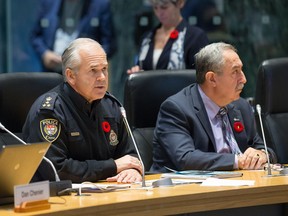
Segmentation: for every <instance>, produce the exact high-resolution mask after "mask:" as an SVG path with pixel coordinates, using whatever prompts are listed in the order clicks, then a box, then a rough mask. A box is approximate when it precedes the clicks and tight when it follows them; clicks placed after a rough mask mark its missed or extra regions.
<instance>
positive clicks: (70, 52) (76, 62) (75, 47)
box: [62, 38, 101, 81]
mask: <svg viewBox="0 0 288 216" xmlns="http://www.w3.org/2000/svg"><path fill="white" fill-rule="evenodd" d="M91 43H93V44H98V45H99V46H100V47H101V45H100V44H99V43H98V42H96V41H95V40H92V39H90V38H78V39H76V40H74V41H72V42H71V43H70V44H69V46H68V47H67V48H66V49H65V51H64V52H63V54H62V74H63V77H64V80H65V81H66V74H65V70H66V69H67V68H70V69H72V70H73V71H74V72H75V73H77V72H78V69H79V67H80V65H81V57H80V54H79V51H80V50H85V49H87V50H89V48H90V47H91Z"/></svg>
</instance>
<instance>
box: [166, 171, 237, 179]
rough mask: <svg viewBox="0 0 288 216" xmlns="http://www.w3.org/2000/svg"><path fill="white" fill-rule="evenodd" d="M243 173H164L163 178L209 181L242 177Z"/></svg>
mask: <svg viewBox="0 0 288 216" xmlns="http://www.w3.org/2000/svg"><path fill="white" fill-rule="evenodd" d="M242 175H243V174H242V173H241V172H233V171H231V172H230V171H202V170H185V171H177V172H172V173H164V174H162V175H161V177H169V178H178V179H179V178H180V179H181V178H186V179H207V178H211V177H214V178H235V177H241V176H242Z"/></svg>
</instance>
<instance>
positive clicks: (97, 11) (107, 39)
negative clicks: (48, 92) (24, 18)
mask: <svg viewBox="0 0 288 216" xmlns="http://www.w3.org/2000/svg"><path fill="white" fill-rule="evenodd" d="M61 4H62V1H61V0H42V1H41V3H40V5H41V7H40V11H39V15H38V18H37V22H36V25H35V27H34V29H33V31H32V34H31V43H32V46H33V47H34V49H35V51H36V53H37V55H38V56H39V57H40V58H41V57H42V55H43V53H44V52H45V51H46V50H52V49H53V44H54V40H55V33H56V30H57V29H58V26H59V22H60V14H59V13H60V9H61ZM92 19H97V20H99V25H98V26H93V25H91V20H92ZM43 20H45V22H46V23H47V26H45V27H43V26H42V24H43V23H42V22H43ZM77 30H78V32H79V35H78V37H87V38H92V39H94V40H96V41H97V42H99V43H100V44H101V45H102V47H103V48H104V50H105V51H106V53H107V56H108V57H110V56H111V55H112V54H113V52H114V51H115V42H114V39H113V37H114V34H113V33H114V31H113V26H112V14H111V11H110V2H109V0H85V3H84V7H83V10H82V13H81V19H80V22H79V25H78V26H77Z"/></svg>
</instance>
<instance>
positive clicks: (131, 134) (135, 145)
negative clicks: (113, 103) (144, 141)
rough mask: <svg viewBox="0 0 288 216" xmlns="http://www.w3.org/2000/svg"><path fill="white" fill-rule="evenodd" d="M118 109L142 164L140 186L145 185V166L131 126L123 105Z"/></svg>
mask: <svg viewBox="0 0 288 216" xmlns="http://www.w3.org/2000/svg"><path fill="white" fill-rule="evenodd" d="M120 111H121V114H122V117H123V121H124V124H125V126H126V129H127V132H128V134H129V136H130V137H131V139H132V142H133V145H134V147H135V149H136V152H137V155H138V157H139V160H140V163H141V166H142V169H143V172H142V187H146V182H145V166H144V163H143V161H142V158H141V155H140V152H139V150H138V146H137V144H136V141H135V138H134V136H133V133H132V131H131V128H130V126H129V123H128V120H127V117H126V111H125V109H124V107H123V106H120Z"/></svg>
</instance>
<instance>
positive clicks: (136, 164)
mask: <svg viewBox="0 0 288 216" xmlns="http://www.w3.org/2000/svg"><path fill="white" fill-rule="evenodd" d="M115 163H116V166H117V173H120V172H122V171H123V170H127V169H137V170H139V172H140V173H142V172H144V170H142V166H141V163H140V161H139V159H138V158H136V157H133V156H130V155H125V156H123V157H121V158H118V159H117V160H115Z"/></svg>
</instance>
